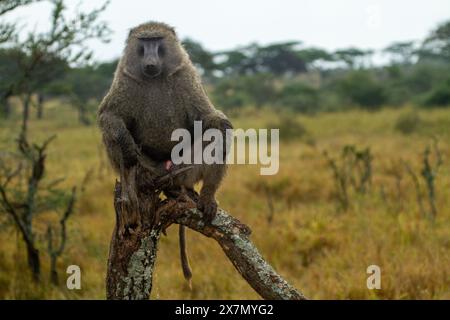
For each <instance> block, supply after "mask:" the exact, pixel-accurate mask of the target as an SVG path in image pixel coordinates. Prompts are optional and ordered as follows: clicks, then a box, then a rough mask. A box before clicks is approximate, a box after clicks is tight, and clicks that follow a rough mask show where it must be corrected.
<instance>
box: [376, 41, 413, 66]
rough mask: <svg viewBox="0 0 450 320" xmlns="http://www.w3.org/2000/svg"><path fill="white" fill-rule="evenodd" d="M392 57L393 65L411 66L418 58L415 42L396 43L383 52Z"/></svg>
mask: <svg viewBox="0 0 450 320" xmlns="http://www.w3.org/2000/svg"><path fill="white" fill-rule="evenodd" d="M383 52H384V53H386V54H388V55H390V57H391V64H400V65H410V64H412V63H413V62H414V60H415V58H416V53H417V52H416V48H415V42H414V41H404V42H394V43H393V44H391V45H389V46H388V47H386V48H385V49H384V50H383Z"/></svg>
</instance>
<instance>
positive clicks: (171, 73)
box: [98, 22, 231, 234]
mask: <svg viewBox="0 0 450 320" xmlns="http://www.w3.org/2000/svg"><path fill="white" fill-rule="evenodd" d="M152 37H162V38H163V40H162V41H163V46H164V49H165V52H166V53H165V55H164V57H163V58H162V59H161V60H162V73H161V75H159V76H157V77H155V78H147V77H145V76H144V75H143V74H142V72H141V69H140V59H141V57H140V56H139V55H138V45H139V41H140V40H139V38H152ZM195 120H202V121H203V130H206V129H208V128H218V129H221V130H223V131H225V129H227V128H231V123H230V122H229V120H228V119H227V118H226V117H225V115H224V114H223V113H222V112H220V111H218V110H216V109H215V108H214V106H213V105H212V104H211V102H210V100H209V99H208V97H207V95H206V93H205V91H204V89H203V87H202V85H201V81H200V77H199V76H198V74H197V72H196V70H195V68H194V66H193V65H192V63H191V61H190V59H189V56H188V54H187V53H186V51H185V50H184V48H183V47H182V45H181V44H180V41H179V40H178V38H177V36H176V34H175V31H174V30H173V28H171V27H170V26H168V25H166V24H163V23H155V22H151V23H146V24H143V25H140V26H138V27H136V28H134V29H132V30H131V31H130V34H129V37H128V39H127V43H126V48H125V50H124V53H123V56H122V58H121V59H120V61H119V65H118V67H117V70H116V72H115V76H114V81H113V83H112V85H111V88H110V90H109V92H108V94H107V95H106V97H105V98H104V99H103V101H102V103H101V105H100V108H99V111H98V124H99V127H100V129H101V131H102V134H103V141H104V144H105V146H106V150H107V153H108V156H109V158H110V160H111V163H112V165H113V167H114V168H115V169H116V170H117V171H118V172H123V171H129V169H130V168H133V167H136V166H141V165H142V166H143V167H146V168H147V172H146V173H147V175H146V177H148V179H152V178H156V177H157V176H159V175H162V174H164V173H165V172H164V169H163V166H162V165H161V163H162V161H165V160H168V159H170V154H171V151H172V148H173V147H174V145H176V144H177V142H174V141H171V140H170V138H171V134H172V131H173V130H175V129H178V128H185V129H188V130H190V131H191V132H192V128H193V125H194V121H195ZM144 163H145V165H144ZM225 171H226V165H224V164H213V165H206V164H202V165H195V166H194V169H193V170H191V171H189V172H188V173H185V174H183V175H182V176H180V177H177V178H176V179H175V181H174V187H180V188H181V187H185V188H187V189H193V187H194V184H195V183H197V182H199V181H201V180H202V181H203V186H202V189H201V191H200V196H199V199H198V206H199V209H200V210H202V211H203V213H204V214H205V216H206V217H207V218H208V219H209V220H211V219H212V218H213V217H214V215H215V213H216V210H217V203H216V200H215V193H216V191H217V189H218V187H219V185H220V183H221V180H222V178H223V177H224V175H225ZM180 234H181V233H180Z"/></svg>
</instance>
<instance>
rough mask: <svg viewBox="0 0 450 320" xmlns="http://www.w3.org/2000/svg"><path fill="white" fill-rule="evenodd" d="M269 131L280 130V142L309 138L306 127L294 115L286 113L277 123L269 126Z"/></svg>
mask: <svg viewBox="0 0 450 320" xmlns="http://www.w3.org/2000/svg"><path fill="white" fill-rule="evenodd" d="M267 127H268V128H269V129H279V130H280V140H283V141H291V140H298V139H302V138H305V137H307V136H308V131H307V130H306V128H305V127H304V125H303V124H302V123H301V122H300V121H298V120H297V119H296V118H295V117H293V116H292V115H289V114H286V113H284V114H283V115H282V116H280V117H279V119H278V120H277V121H276V122H271V123H269V124H268V125H267Z"/></svg>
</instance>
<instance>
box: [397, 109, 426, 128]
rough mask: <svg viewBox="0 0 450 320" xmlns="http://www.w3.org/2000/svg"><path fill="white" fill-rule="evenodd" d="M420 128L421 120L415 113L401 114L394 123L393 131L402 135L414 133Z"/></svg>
mask: <svg viewBox="0 0 450 320" xmlns="http://www.w3.org/2000/svg"><path fill="white" fill-rule="evenodd" d="M421 126H422V119H421V118H420V116H419V114H418V113H417V112H415V111H409V112H407V113H404V114H401V115H400V116H399V117H398V118H397V121H396V122H395V130H397V131H399V132H401V133H403V134H411V133H413V132H416V131H417V130H418V129H419V128H420V127H421Z"/></svg>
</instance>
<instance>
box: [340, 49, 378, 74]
mask: <svg viewBox="0 0 450 320" xmlns="http://www.w3.org/2000/svg"><path fill="white" fill-rule="evenodd" d="M372 53H373V51H371V50H360V49H357V48H348V49H341V50H337V51H335V52H334V60H335V61H342V62H344V63H345V64H346V65H347V67H348V68H349V69H355V68H362V67H364V60H365V58H367V57H368V56H369V55H371V54H372Z"/></svg>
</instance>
